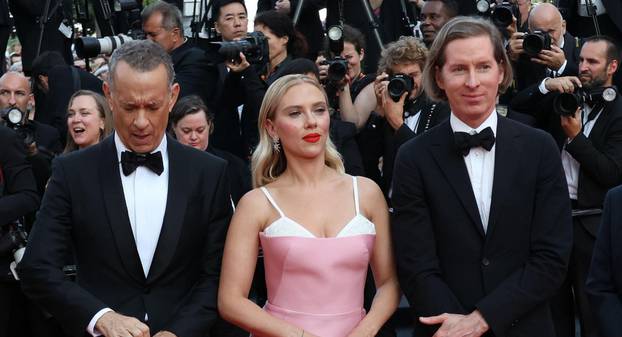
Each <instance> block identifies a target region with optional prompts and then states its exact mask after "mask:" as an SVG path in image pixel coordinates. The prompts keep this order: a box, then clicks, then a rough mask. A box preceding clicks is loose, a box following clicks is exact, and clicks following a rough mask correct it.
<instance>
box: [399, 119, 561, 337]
mask: <svg viewBox="0 0 622 337" xmlns="http://www.w3.org/2000/svg"><path fill="white" fill-rule="evenodd" d="M496 139H497V140H496V147H495V151H496V152H495V170H494V182H493V187H492V202H491V207H490V218H489V222H488V230H487V232H486V233H484V230H483V227H482V223H481V220H480V217H479V212H478V209H477V204H476V201H475V197H474V195H473V191H472V187H471V183H470V180H469V176H468V172H467V169H466V166H465V163H464V159H463V157H462V155H461V154H460V153H458V151H457V149H456V147H455V145H454V142H453V134H452V130H451V126H450V124H449V121H447V122H444V123H442V124H441V125H439V126H438V127H436V128H434V129H432V130H430V131H428V132H427V133H425V134H423V135H422V136H420V137H416V138H414V139H413V140H411V141H409V142H408V143H406V144H404V145H403V146H402V147H401V149H400V150H399V152H398V156H397V159H396V163H395V173H394V178H393V200H392V201H393V208H394V212H393V218H392V236H393V242H394V246H395V255H396V262H397V270H398V277H399V280H400V284H401V287H402V290H403V291H404V294H405V295H406V297H407V298H408V300H409V302H410V305H411V308H412V311H413V314H414V316H416V317H418V316H432V315H438V314H442V313H445V312H447V313H458V314H468V313H471V312H472V311H473V310H475V309H477V310H479V311H480V312H481V314H482V316H483V317H484V319H485V320H486V321H487V322H488V324H489V326H490V329H491V331H490V332H489V333H487V334H486V336H497V337H502V336H508V337H510V336H525V337H527V336H529V337H532V336H539V337H549V336H550V337H552V336H555V332H554V328H553V321H552V319H551V313H550V311H549V306H548V303H547V300H548V299H549V297H551V296H552V295H553V294H554V293H555V292H556V291H557V289H558V288H559V286H560V285H561V283H562V281H563V279H564V276H565V273H566V268H567V263H568V258H569V255H570V249H571V243H572V223H571V219H570V203H569V202H568V190H567V186H566V181H565V179H564V175H563V172H562V166H561V161H560V159H559V154H558V151H557V148H556V147H555V144H554V142H553V141H552V139H551V138H550V136H548V135H546V134H545V133H544V132H542V131H539V130H536V129H533V128H530V127H528V126H524V125H522V124H520V123H517V122H514V121H511V120H509V119H506V118H503V117H499V120H498V126H497V137H496ZM415 322H416V323H415V334H414V335H415V336H432V334H433V333H434V330H436V328H437V327H434V328H425V327H423V326H422V325H421V324H420V323H418V320H415Z"/></svg>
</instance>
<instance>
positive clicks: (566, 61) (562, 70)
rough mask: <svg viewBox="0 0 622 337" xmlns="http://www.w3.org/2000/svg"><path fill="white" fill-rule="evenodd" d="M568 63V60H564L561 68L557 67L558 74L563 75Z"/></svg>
mask: <svg viewBox="0 0 622 337" xmlns="http://www.w3.org/2000/svg"><path fill="white" fill-rule="evenodd" d="M567 64H568V60H564V63H562V66H561V67H559V69H557V76H561V75H562V74H563V73H564V70H565V69H566V65H567Z"/></svg>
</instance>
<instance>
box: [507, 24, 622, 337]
mask: <svg viewBox="0 0 622 337" xmlns="http://www.w3.org/2000/svg"><path fill="white" fill-rule="evenodd" d="M579 59H580V63H579V71H580V72H579V77H578V78H577V77H574V76H571V77H559V78H547V79H545V80H544V81H542V83H540V84H539V85H538V84H536V85H534V86H532V87H530V88H528V89H526V90H525V92H522V93H520V94H519V96H517V97H515V100H514V102H513V105H514V107H515V108H517V109H520V110H524V111H531V112H532V113H533V114H535V115H536V116H537V117H538V118H539V119H540V120H541V121H547V122H548V130H549V132H551V133H552V134H553V136H554V137H555V138H556V140H557V141H558V144H559V145H560V147H561V148H562V151H561V155H562V163H563V166H564V171H565V173H566V180H567V183H568V191H569V196H570V200H571V202H572V206H573V210H574V212H573V213H574V215H575V216H574V217H573V220H574V247H573V254H572V258H571V262H570V269H569V274H568V278H569V283H570V284H571V285H572V287H573V288H574V297H575V301H576V307H575V308H576V311H577V314H578V316H579V318H580V322H581V329H582V332H583V333H582V335H583V336H598V334H597V330H596V327H595V324H594V318H593V317H592V311H591V310H590V308H589V306H588V303H587V298H586V295H585V282H586V277H587V272H588V268H589V265H590V261H591V256H592V249H593V246H594V240H595V238H596V234H597V232H598V225H599V223H600V209H601V208H602V205H603V199H604V197H605V193H606V192H607V190H609V189H610V188H612V187H614V186H616V185H618V184H620V183H621V182H622V99H621V98H620V97H619V94H617V95H615V96H611V95H609V96H607V95H603V88H608V87H610V86H611V84H612V77H613V75H614V73H615V72H616V71H617V70H618V67H619V64H620V54H619V48H618V47H617V46H616V45H615V43H614V42H613V41H612V40H611V39H610V38H608V37H604V36H597V37H592V38H588V39H587V40H586V41H585V44H584V45H583V47H582V48H581V54H580V58H579ZM569 93H573V95H568V94H569ZM610 93H611V92H610ZM564 99H568V100H564ZM565 102H570V103H573V102H574V103H575V104H576V105H578V108H573V107H572V104H566V103H565ZM554 109H555V110H556V111H558V114H559V113H561V116H559V115H558V114H556V113H554V112H553V110H554ZM586 210H588V211H586ZM558 297H559V298H558V301H556V302H557V303H556V305H555V304H554V306H553V307H552V312H553V314H554V315H555V314H557V315H559V316H558V318H559V321H558V324H557V325H558V336H569V335H574V334H573V333H571V331H572V329H573V326H574V315H573V313H572V312H571V311H570V312H568V311H567V310H568V309H571V308H572V305H570V306H569V308H568V305H567V303H568V302H570V301H571V299H572V297H571V293H570V289H569V288H566V289H564V288H562V291H561V293H560V295H559V296H558ZM554 303H555V302H554ZM570 303H572V302H570Z"/></svg>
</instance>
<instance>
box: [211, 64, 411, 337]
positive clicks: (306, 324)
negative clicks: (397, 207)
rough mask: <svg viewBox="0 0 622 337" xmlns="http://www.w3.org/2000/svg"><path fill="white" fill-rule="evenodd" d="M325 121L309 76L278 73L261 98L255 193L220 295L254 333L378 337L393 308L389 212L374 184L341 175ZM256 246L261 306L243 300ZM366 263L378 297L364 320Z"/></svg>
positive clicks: (242, 212) (240, 223)
mask: <svg viewBox="0 0 622 337" xmlns="http://www.w3.org/2000/svg"><path fill="white" fill-rule="evenodd" d="M329 122H330V117H329V112H328V104H327V98H326V94H325V93H324V91H323V89H322V87H321V86H320V85H319V84H318V83H317V82H316V81H315V80H313V79H311V78H310V77H307V76H304V75H288V76H284V77H283V78H281V79H279V80H277V81H276V82H274V83H273V84H272V86H270V88H269V89H268V91H267V93H266V96H265V97H264V100H263V103H262V106H261V110H260V113H259V130H260V131H259V132H260V142H259V146H258V147H257V149H256V150H255V153H254V154H253V183H254V185H255V187H258V188H256V189H254V190H252V191H251V192H249V193H248V194H246V195H245V196H244V197H243V198H242V199H241V200H240V203H239V204H238V208H237V210H236V213H235V215H234V217H233V219H232V221H231V225H230V227H229V233H228V236H227V241H226V245H225V253H224V258H223V266H222V273H221V279H220V288H219V296H218V307H219V311H220V313H221V315H222V317H223V318H225V319H226V320H228V321H230V322H232V323H234V324H236V325H238V326H240V327H242V328H244V329H246V330H248V331H250V332H251V333H252V335H253V336H261V337H263V336H291V337H301V336H303V337H314V336H319V337H354V336H374V335H375V334H376V333H377V331H378V329H379V328H380V327H381V326H382V325H383V324H384V323H385V322H386V320H387V319H388V318H389V317H390V316H391V314H392V313H393V312H394V311H395V309H396V307H397V304H398V301H399V286H398V282H397V278H396V276H395V267H394V261H393V253H392V248H391V240H390V234H389V224H388V222H389V216H388V211H387V205H386V203H385V200H384V197H383V195H382V192H381V191H380V189H379V188H378V186H377V185H376V184H375V183H373V182H372V181H371V180H369V179H366V178H362V177H352V176H349V175H346V174H345V173H344V169H343V163H342V162H341V158H340V156H339V154H338V152H337V151H336V150H335V147H334V146H333V144H332V143H331V141H330V139H329V131H328V130H329ZM259 246H261V248H262V249H263V253H264V263H265V271H266V285H267V289H268V301H267V303H266V304H265V305H264V307H263V309H262V308H260V307H259V306H257V305H256V304H255V303H253V302H252V301H250V300H248V292H249V289H250V286H251V282H252V279H253V274H254V271H255V264H256V261H257V254H258V247H259ZM369 265H371V267H372V271H373V275H374V279H375V282H376V287H377V293H376V296H375V297H374V301H373V303H372V306H371V309H370V311H369V312H368V313H365V310H364V309H363V287H364V284H365V277H366V275H367V268H368V266H369Z"/></svg>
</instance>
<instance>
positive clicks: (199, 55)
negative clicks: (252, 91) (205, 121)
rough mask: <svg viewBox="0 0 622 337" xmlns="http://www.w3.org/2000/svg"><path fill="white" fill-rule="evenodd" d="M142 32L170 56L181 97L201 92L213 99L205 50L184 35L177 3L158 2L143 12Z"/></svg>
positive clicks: (202, 96) (210, 75) (207, 98)
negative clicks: (197, 46) (194, 44)
mask: <svg viewBox="0 0 622 337" xmlns="http://www.w3.org/2000/svg"><path fill="white" fill-rule="evenodd" d="M141 18H142V22H143V31H144V32H145V35H146V36H147V39H149V40H151V41H153V42H155V43H157V44H159V45H160V46H162V48H164V50H166V52H168V53H169V54H170V55H171V58H172V59H173V68H174V69H175V81H176V82H177V83H179V87H180V92H179V97H184V96H188V95H199V96H200V97H201V98H203V100H204V101H210V100H211V99H212V98H213V94H214V92H215V89H214V86H215V85H216V83H215V82H213V81H206V79H208V78H211V77H212V74H210V72H211V71H212V70H213V68H211V67H209V65H208V62H207V59H206V57H205V52H203V51H202V50H201V49H199V48H196V47H193V46H192V45H191V44H190V43H189V42H188V39H187V38H186V37H185V36H184V27H183V23H182V16H181V11H180V10H179V8H177V7H176V6H175V5H174V4H170V3H167V2H164V1H157V2H155V3H153V4H151V5H149V6H147V7H145V8H144V9H143V11H142V12H141Z"/></svg>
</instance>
